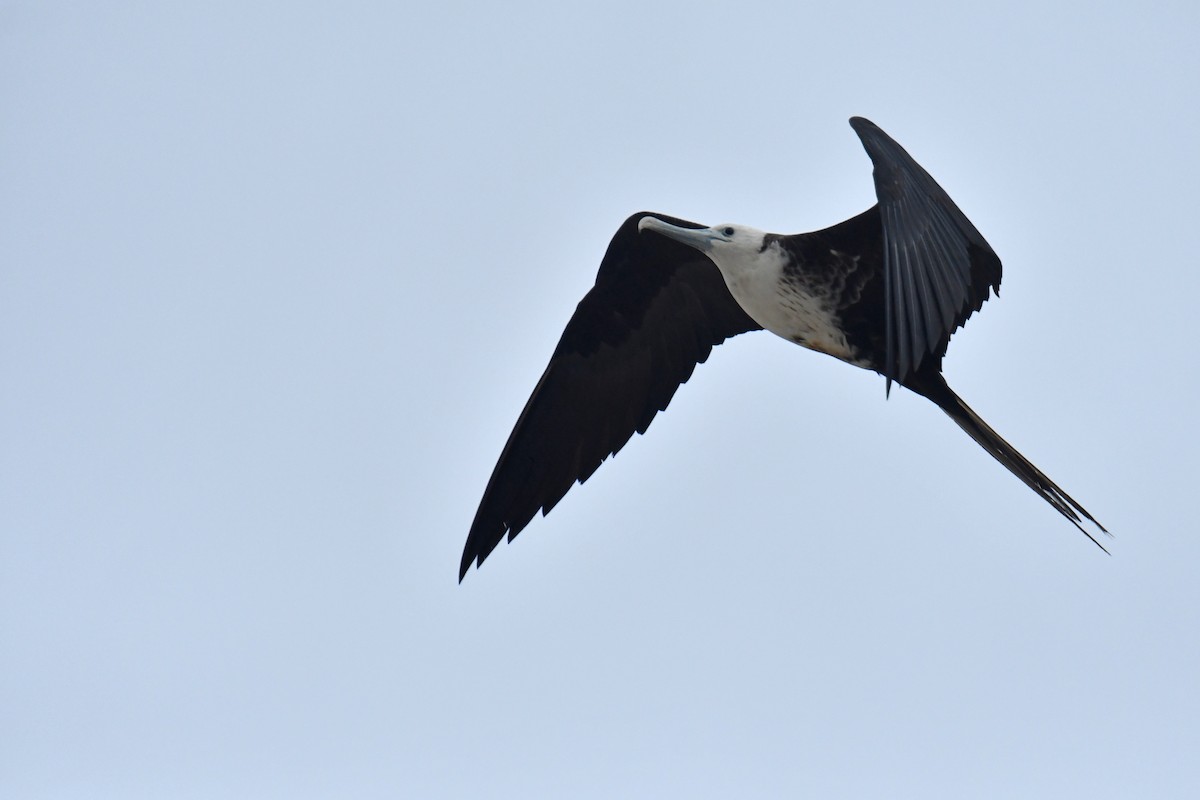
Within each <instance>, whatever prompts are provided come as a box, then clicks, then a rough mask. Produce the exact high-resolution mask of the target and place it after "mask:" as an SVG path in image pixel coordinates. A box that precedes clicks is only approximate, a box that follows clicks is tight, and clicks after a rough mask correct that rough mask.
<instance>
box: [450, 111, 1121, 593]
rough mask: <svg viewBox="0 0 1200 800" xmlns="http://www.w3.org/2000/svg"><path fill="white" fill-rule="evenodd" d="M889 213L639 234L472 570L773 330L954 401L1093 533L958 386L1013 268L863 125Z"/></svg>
mask: <svg viewBox="0 0 1200 800" xmlns="http://www.w3.org/2000/svg"><path fill="white" fill-rule="evenodd" d="M850 125H851V127H853V128H854V130H855V132H856V133H857V134H858V136H859V138H860V139H861V140H862V144H863V147H864V148H865V149H866V151H867V155H868V156H869V157H870V159H871V161H872V163H873V164H874V178H875V193H876V196H877V198H878V203H877V204H876V205H875V206H873V207H872V208H870V209H868V210H867V211H864V212H863V213H861V214H859V215H858V216H856V217H853V218H852V219H848V220H846V221H845V222H842V223H839V224H837V225H834V226H833V227H830V228H826V229H824V230H819V231H815V232H813V233H800V234H794V235H782V234H775V233H765V232H763V231H760V230H756V229H754V228H750V227H746V226H744V225H732V224H722V225H716V226H713V227H704V226H703V225H699V224H697V223H694V222H687V221H685V220H681V219H675V218H672V217H668V216H664V215H662V214H657V213H646V212H643V213H638V214H634V215H633V216H631V217H630V218H629V219H627V220H625V222H624V223H623V224H622V225H621V227H620V228H619V229H618V230H617V232H616V234H615V235H614V236H613V239H612V242H611V243H610V244H609V246H608V251H607V252H606V253H605V255H604V259H603V261H601V262H600V269H599V271H598V273H597V274H596V283H595V286H593V287H592V288H591V290H590V291H588V293H587V294H586V295H584V297H583V299H582V300H581V301H580V302H579V305H578V307H577V308H576V309H575V314H574V315H573V316H572V317H571V320H570V321H569V322H568V323H567V327H566V329H565V330H564V331H563V333H562V338H561V339H559V342H558V346H557V347H556V348H555V349H554V354H553V355H552V356H551V357H550V364H549V365H548V366H547V367H546V371H545V372H544V373H542V377H541V379H540V380H538V382H537V386H535V387H534V389H533V394H532V395H531V396H530V398H529V401H528V402H527V403H526V404H525V408H524V410H523V411H522V412H521V416H520V417H519V418H518V419H517V424H516V426H515V427H514V428H513V431H512V433H511V434H510V435H509V437H508V442H507V444H505V446H504V450H503V452H501V454H500V459H499V461H498V462H497V463H496V467H495V469H494V470H493V472H492V477H491V479H490V480H489V481H488V484H487V488H486V489H485V490H484V493H483V499H482V500H481V502H480V503H479V510H478V511H477V512H476V514H475V520H474V522H472V524H471V531H470V533H469V534H468V535H467V542H466V546H465V547H464V549H463V555H462V563H461V565H460V569H459V580H460V581H461V580H462V579H463V577H464V576H465V575H466V573H467V570H468V569H470V566H471V564H472V563H474V564H476V565H481V564H483V562H484V560H485V559H486V558H487V557H488V555H489V554H490V553H491V552H492V551H493V550H494V549H495V548H496V546H497V545H498V544H499V543H500V542H501V540H502V539H504V537H505V536H507V537H508V539H509V541H512V539H513V537H515V536H516V535H517V534H518V533H520V532H521V530H523V529H524V528H525V526H526V525H528V524H529V522H530V520H532V519H533V517H534V515H535V514H537V512H538V511H539V510H540V511H541V512H542V513H543V515H545V514H548V513H549V512H550V509H552V508H553V507H554V506H555V505H556V504H557V503H558V501H559V500H561V499H562V498H563V496H564V495H565V494H566V493H567V491H568V490H569V489H570V488H571V486H573V485H574V484H575V483H576V482H577V481H578V482H579V483H583V482H584V481H585V480H587V479H588V478H589V477H590V476H591V475H592V473H594V472H595V471H596V469H597V467H599V466H600V464H601V463H602V462H603V461H604V460H605V459H606V458H608V456H609V455H612V454H615V453H616V452H617V451H618V450H620V449H621V448H622V447H623V446H624V445H625V443H626V442H627V441H629V439H630V437H632V436H633V432H634V431H637V432H638V433H645V432H646V429H647V428H648V427H649V426H650V422H651V421H652V420H653V419H654V416H655V414H657V413H658V412H659V411H663V410H665V409H666V407H667V404H668V403H669V402H670V400H671V397H672V396H673V395H674V394H675V390H676V389H678V388H679V386H680V385H681V384H683V383H684V382H686V381H687V379H688V378H689V377H691V375H692V370H694V369H695V367H696V365H697V364H700V363H703V362H704V361H705V360H706V359H707V358H708V355H709V353H711V352H712V348H713V347H714V346H715V345H718V344H720V343H721V342H723V341H725V340H726V339H728V338H730V337H731V336H736V335H738V334H740V333H746V332H748V331H757V330H763V329H766V330H768V331H770V332H771V333H774V334H776V335H778V336H782V337H783V338H785V339H787V340H789V341H792V342H795V343H796V344H798V345H801V346H803V347H807V348H809V349H810V350H816V351H818V352H821V353H826V354H828V355H831V356H833V357H834V358H838V359H841V360H842V361H845V362H847V363H849V364H853V365H854V366H856V367H862V368H864V369H870V370H874V371H875V372H878V373H880V374H882V375H883V376H884V379H885V381H886V383H885V389H886V392H885V393H890V391H891V387H892V384H893V383H897V384H899V385H901V386H903V387H905V388H907V389H909V390H911V391H913V392H916V393H917V394H919V395H921V396H922V397H926V398H928V399H929V400H931V401H933V402H934V403H935V404H937V406H938V408H940V409H942V411H944V412H946V414H947V415H949V417H950V418H951V419H952V420H954V421H955V422H956V423H957V424H958V426H959V427H961V428H962V429H963V430H964V431H966V432H967V434H968V435H969V436H970V437H971V438H972V439H974V440H975V441H976V442H977V443H978V444H979V445H980V446H981V447H982V448H983V449H984V450H986V451H987V452H988V453H990V454H991V455H992V457H994V458H995V459H996V460H997V461H999V462H1000V463H1001V464H1003V465H1004V466H1005V467H1007V468H1008V470H1009V471H1010V472H1012V473H1013V474H1014V475H1016V476H1017V477H1018V478H1020V479H1021V481H1023V482H1024V483H1025V485H1026V486H1028V487H1029V488H1030V489H1032V490H1033V491H1034V492H1036V493H1037V494H1038V495H1040V496H1041V497H1042V499H1044V500H1045V501H1046V502H1047V503H1049V504H1050V505H1051V506H1053V507H1054V509H1055V510H1057V511H1058V512H1059V513H1060V514H1062V515H1063V516H1064V517H1066V518H1067V519H1068V520H1070V521H1071V522H1072V523H1073V524H1074V525H1075V527H1077V528H1079V529H1080V530H1081V531H1083V532H1084V533H1085V534H1086V535H1087V536H1088V537H1089V538H1090V539H1091V540H1092V541H1093V542H1095V543H1096V544H1097V545H1098V546H1100V547H1101V549H1104V547H1103V545H1101V544H1100V542H1099V540H1098V539H1097V538H1096V536H1095V535H1093V534H1092V533H1091V532H1090V531H1089V530H1087V529H1085V527H1084V525H1085V524H1089V523H1090V524H1091V525H1094V526H1095V527H1096V528H1098V529H1099V530H1100V531H1101V532H1104V533H1107V531H1106V530H1105V529H1104V527H1103V526H1102V525H1100V523H1099V522H1097V521H1096V519H1095V518H1094V517H1093V516H1092V515H1091V514H1090V513H1088V512H1087V511H1086V510H1085V509H1084V508H1083V506H1081V505H1079V503H1077V502H1075V500H1073V499H1072V498H1071V497H1070V495H1068V494H1067V493H1066V492H1064V491H1063V490H1062V489H1061V488H1059V486H1058V484H1056V483H1054V481H1052V480H1050V478H1048V477H1046V475H1045V474H1044V473H1043V472H1042V471H1041V470H1039V469H1038V468H1037V467H1035V466H1034V465H1033V464H1032V463H1030V462H1029V460H1028V459H1026V458H1025V457H1024V456H1022V455H1021V454H1020V453H1018V452H1017V451H1016V449H1014V448H1013V446H1012V445H1010V444H1009V443H1008V442H1006V441H1004V439H1002V438H1000V436H999V435H998V434H997V433H996V432H995V431H993V430H992V429H991V427H989V426H988V424H987V423H986V422H984V421H983V420H982V419H981V418H980V417H979V415H978V414H976V413H975V412H974V411H972V410H971V409H970V407H968V406H967V404H966V403H964V402H963V401H962V400H961V399H959V397H958V395H956V394H955V393H954V392H953V391H951V389H950V387H949V386H948V385H947V384H946V380H945V378H943V377H942V358H943V356H944V355H945V354H946V347H947V345H948V344H949V341H950V335H951V334H952V333H954V331H956V330H957V329H958V328H959V327H961V326H962V325H963V324H964V323H965V322H966V321H967V319H969V318H970V316H971V314H973V313H974V312H976V311H978V310H979V309H980V308H981V307H982V305H983V303H984V301H985V300H987V299H988V296H989V292H996V293H999V289H1000V274H1001V269H1000V259H999V257H998V256H997V255H996V253H995V252H994V251H993V250H992V248H991V246H990V245H988V243H987V241H986V240H985V239H984V238H983V235H982V234H980V233H979V231H978V230H977V229H976V228H975V226H974V225H972V224H971V222H970V220H968V219H967V217H966V216H965V215H964V214H963V213H962V211H960V210H959V208H958V206H957V205H955V204H954V201H953V200H951V199H950V196H949V195H947V194H946V192H945V191H944V190H943V189H942V187H940V186H939V185H938V184H937V183H936V182H935V181H934V179H933V178H932V177H930V175H929V173H927V172H926V171H925V170H924V169H923V168H922V167H921V166H920V165H919V164H917V162H916V161H915V160H913V158H912V156H910V155H909V154H908V153H907V152H906V151H905V150H904V149H903V148H902V147H900V145H899V144H897V143H896V142H895V141H894V140H893V139H892V138H891V137H890V136H888V135H887V134H886V133H884V132H883V130H881V129H880V128H879V127H878V126H876V125H875V124H874V123H872V122H870V121H869V120H866V119H863V118H862V117H853V118H851V120H850Z"/></svg>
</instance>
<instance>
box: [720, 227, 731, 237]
mask: <svg viewBox="0 0 1200 800" xmlns="http://www.w3.org/2000/svg"><path fill="white" fill-rule="evenodd" d="M721 233H723V234H725V235H726V236H733V228H722V229H721Z"/></svg>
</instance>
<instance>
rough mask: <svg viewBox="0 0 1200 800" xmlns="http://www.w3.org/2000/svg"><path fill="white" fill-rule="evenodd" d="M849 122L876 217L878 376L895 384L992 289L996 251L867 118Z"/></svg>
mask: <svg viewBox="0 0 1200 800" xmlns="http://www.w3.org/2000/svg"><path fill="white" fill-rule="evenodd" d="M850 125H851V127H853V128H854V131H855V132H856V133H857V134H858V136H859V138H860V139H861V140H862V143H863V147H864V148H865V149H866V151H867V155H869V156H870V157H871V161H872V162H873V163H874V164H875V193H876V195H877V196H878V197H879V216H880V218H881V220H882V222H883V249H884V295H885V297H884V318H885V319H884V325H885V329H886V340H887V358H886V364H885V366H884V373H883V374H884V376H885V377H886V378H887V388H888V389H889V390H890V389H891V385H892V381H898V382H901V383H903V382H904V381H905V379H907V378H909V377H911V376H912V375H913V374H914V373H915V372H916V371H917V370H918V368H919V367H920V366H921V363H922V361H923V360H924V359H925V358H927V357H929V356H933V357H935V358H940V357H941V356H942V355H944V354H945V352H946V346H947V344H948V343H949V341H950V334H952V333H954V331H955V330H957V329H958V328H959V327H960V326H962V324H963V323H965V322H966V321H967V319H968V318H970V316H971V314H973V313H975V312H976V311H978V310H979V309H980V307H981V306H982V305H983V303H984V301H985V300H987V299H988V289H989V287H990V288H991V289H993V290H995V291H997V292H999V291H1000V273H1001V269H1000V258H999V256H997V255H996V253H995V252H994V251H993V250H992V248H991V246H990V245H988V243H987V241H986V240H985V239H984V238H983V235H982V234H980V233H979V231H978V230H976V228H975V226H974V225H972V224H971V221H970V220H969V219H967V218H966V216H965V215H964V214H963V213H962V211H960V210H959V208H958V206H956V205H955V204H954V201H953V200H951V199H950V196H949V195H948V194H946V192H945V191H944V190H943V189H942V187H940V186H938V184H937V182H936V181H935V180H934V179H933V178H931V177H930V175H929V173H928V172H926V171H925V170H924V169H922V167H921V165H920V164H918V163H917V162H916V161H914V160H913V158H912V156H910V155H909V154H908V153H907V152H905V150H904V148H902V147H901V146H900V145H898V144H896V142H895V141H894V140H893V139H892V138H891V137H890V136H888V135H887V134H886V133H884V132H883V131H882V130H880V129H879V127H878V126H876V125H875V124H874V123H873V122H871V121H870V120H866V119H863V118H862V117H852V118H851V119H850Z"/></svg>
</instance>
